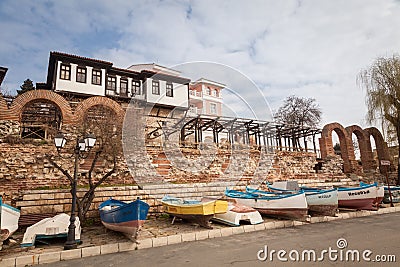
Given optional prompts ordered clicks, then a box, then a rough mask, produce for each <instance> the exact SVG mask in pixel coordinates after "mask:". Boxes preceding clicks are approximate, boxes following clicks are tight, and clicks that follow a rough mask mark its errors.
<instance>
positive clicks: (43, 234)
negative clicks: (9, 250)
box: [21, 213, 82, 247]
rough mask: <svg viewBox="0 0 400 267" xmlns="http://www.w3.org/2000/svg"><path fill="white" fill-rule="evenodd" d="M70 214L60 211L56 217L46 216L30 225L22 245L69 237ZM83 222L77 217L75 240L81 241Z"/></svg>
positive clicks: (32, 244) (28, 245)
mask: <svg viewBox="0 0 400 267" xmlns="http://www.w3.org/2000/svg"><path fill="white" fill-rule="evenodd" d="M69 224H70V216H69V215H68V214H66V213H60V214H58V215H56V216H54V217H50V218H45V219H43V220H41V221H39V222H37V223H35V224H34V225H31V226H29V227H28V228H27V229H26V231H25V234H24V238H23V239H22V243H21V247H31V246H34V245H35V242H36V241H37V240H43V239H50V238H58V237H67V235H68V227H69ZM81 230H82V228H81V224H80V221H79V217H76V218H75V241H76V242H77V243H79V242H80V239H81Z"/></svg>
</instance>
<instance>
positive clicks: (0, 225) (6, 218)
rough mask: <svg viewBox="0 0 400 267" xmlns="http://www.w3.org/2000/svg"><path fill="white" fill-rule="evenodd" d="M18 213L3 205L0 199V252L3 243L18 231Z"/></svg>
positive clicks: (14, 209) (16, 210) (12, 208)
mask: <svg viewBox="0 0 400 267" xmlns="http://www.w3.org/2000/svg"><path fill="white" fill-rule="evenodd" d="M19 216H20V211H19V210H18V209H16V208H14V207H11V206H9V205H7V204H5V203H3V199H2V198H1V197H0V231H1V232H0V250H1V248H2V245H3V241H4V240H6V239H7V238H9V237H10V236H11V235H12V234H13V233H14V232H15V231H17V229H18V220H19Z"/></svg>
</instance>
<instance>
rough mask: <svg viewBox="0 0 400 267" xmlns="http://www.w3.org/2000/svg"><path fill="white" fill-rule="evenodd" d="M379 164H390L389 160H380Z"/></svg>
mask: <svg viewBox="0 0 400 267" xmlns="http://www.w3.org/2000/svg"><path fill="white" fill-rule="evenodd" d="M381 165H383V166H389V165H390V160H381Z"/></svg>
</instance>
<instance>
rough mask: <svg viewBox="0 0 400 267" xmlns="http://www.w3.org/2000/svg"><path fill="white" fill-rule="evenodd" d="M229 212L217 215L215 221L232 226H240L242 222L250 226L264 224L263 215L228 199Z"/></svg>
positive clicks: (234, 200)
mask: <svg viewBox="0 0 400 267" xmlns="http://www.w3.org/2000/svg"><path fill="white" fill-rule="evenodd" d="M227 201H228V211H227V212H226V213H217V214H215V215H214V217H213V218H212V220H213V221H217V222H220V223H224V224H227V225H230V226H240V223H241V222H246V223H249V224H259V223H262V222H264V220H263V218H262V217H261V214H260V213H259V212H258V211H257V210H256V209H253V208H251V207H248V206H245V205H242V204H240V203H238V202H237V200H236V199H228V200H227Z"/></svg>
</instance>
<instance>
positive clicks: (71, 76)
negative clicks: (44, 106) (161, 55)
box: [37, 52, 190, 109]
mask: <svg viewBox="0 0 400 267" xmlns="http://www.w3.org/2000/svg"><path fill="white" fill-rule="evenodd" d="M149 65H150V64H142V65H132V66H131V67H129V68H127V69H122V68H117V67H114V66H113V63H112V62H107V61H103V60H98V59H92V58H86V57H82V56H77V55H70V54H65V53H60V52H51V53H50V58H49V66H48V72H47V81H46V83H41V84H37V88H38V89H48V90H52V91H55V92H57V93H59V94H61V95H64V96H67V97H68V96H69V97H70V98H72V96H74V97H78V96H79V97H82V98H85V97H88V96H106V97H110V98H113V99H115V100H117V101H119V102H129V101H130V100H131V99H132V98H134V99H137V100H141V101H144V102H145V103H147V104H150V105H155V106H161V107H167V108H181V109H188V107H189V104H188V94H189V92H188V90H189V83H190V80H189V79H186V78H183V77H180V75H179V72H176V71H173V70H170V71H164V69H166V68H162V67H160V68H156V67H151V68H150V67H149Z"/></svg>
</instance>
